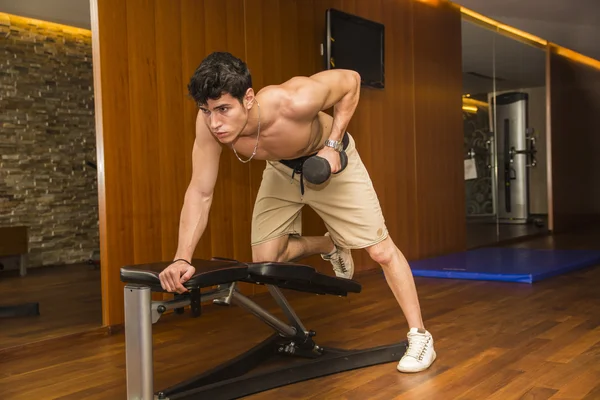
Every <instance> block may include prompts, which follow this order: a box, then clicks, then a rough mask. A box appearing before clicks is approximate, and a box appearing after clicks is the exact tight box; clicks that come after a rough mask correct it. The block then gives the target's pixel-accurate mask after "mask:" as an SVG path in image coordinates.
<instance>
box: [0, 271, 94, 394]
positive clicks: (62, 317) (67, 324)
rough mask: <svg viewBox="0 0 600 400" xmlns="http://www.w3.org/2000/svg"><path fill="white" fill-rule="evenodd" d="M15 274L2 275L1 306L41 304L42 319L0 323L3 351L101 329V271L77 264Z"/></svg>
mask: <svg viewBox="0 0 600 400" xmlns="http://www.w3.org/2000/svg"><path fill="white" fill-rule="evenodd" d="M14 272H15V273H13V271H6V272H3V273H2V275H1V278H0V304H2V305H7V306H8V305H13V304H20V303H30V302H38V303H39V307H40V315H39V316H36V317H21V318H9V319H0V351H2V350H5V349H8V348H13V347H17V346H21V345H23V344H28V343H32V342H37V341H40V340H44V339H50V338H54V337H61V336H64V335H68V334H73V333H76V332H81V331H85V330H89V329H92V328H98V327H100V326H101V325H102V304H101V290H100V270H99V269H93V268H92V267H91V266H89V265H87V264H76V265H65V266H63V265H60V266H52V267H41V268H29V269H28V270H27V275H26V276H25V277H19V275H18V273H17V271H14ZM0 357H1V356H0ZM0 397H1V396H0Z"/></svg>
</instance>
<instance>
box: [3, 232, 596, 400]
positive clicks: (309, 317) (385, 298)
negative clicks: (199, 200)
mask: <svg viewBox="0 0 600 400" xmlns="http://www.w3.org/2000/svg"><path fill="white" fill-rule="evenodd" d="M598 239H600V235H598V234H597V233H584V234H579V235H569V236H565V237H556V238H540V239H535V240H533V241H531V242H529V243H527V244H519V245H515V246H519V247H523V246H528V247H537V248H552V247H560V248H590V246H592V247H594V248H598V246H600V240H598ZM358 279H359V281H360V282H361V283H362V284H363V293H361V294H359V295H352V296H349V297H348V298H338V297H333V296H314V295H306V294H302V293H292V292H286V295H287V296H288V299H289V300H290V302H291V304H292V306H293V307H294V308H295V310H296V312H297V313H298V315H299V316H300V318H302V320H303V321H304V323H305V324H306V325H307V327H308V328H309V329H314V330H316V331H317V336H316V338H315V339H316V341H317V342H318V343H319V344H322V345H329V346H340V347H344V346H345V347H352V348H362V347H371V346H377V345H381V344H385V343H390V342H394V341H399V340H403V339H405V338H406V331H407V326H406V323H405V321H404V319H403V317H402V314H401V313H400V310H399V308H398V306H397V304H396V303H395V301H394V299H393V297H392V295H391V292H390V291H389V289H388V288H387V285H386V283H385V280H384V278H383V276H382V274H381V273H379V272H375V273H370V274H368V275H364V276H361V277H359V278H358ZM416 281H417V286H418V290H419V295H420V300H421V306H422V309H423V315H424V319H425V321H426V325H427V328H428V329H429V330H430V331H431V332H432V333H433V335H434V339H435V340H436V350H437V353H438V360H437V361H436V362H435V364H434V365H433V366H432V367H431V368H430V369H429V370H428V371H426V372H422V373H418V374H412V375H408V374H401V373H399V372H397V371H396V369H395V367H396V364H395V363H390V364H385V365H379V366H375V367H370V368H366V369H362V370H357V371H352V372H348V373H342V374H338V375H334V376H330V377H325V378H319V379H316V380H312V381H308V382H303V383H299V384H296V385H292V386H289V387H284V388H280V389H276V390H273V391H269V392H265V393H261V394H257V395H254V396H250V397H248V398H249V399H254V400H257V399H360V400H366V399H386V400H388V399H419V400H420V399H444V400H445V399H502V400H504V399H586V400H587V399H600V289H599V287H600V266H599V267H591V268H588V269H586V270H582V271H578V272H574V273H570V274H566V275H563V276H560V277H556V278H553V279H549V280H546V281H542V282H539V283H536V284H534V285H529V284H516V283H504V282H479V281H459V280H443V279H431V278H417V279H416ZM255 301H257V302H258V303H259V304H261V305H264V306H266V307H267V308H271V306H272V304H273V302H272V301H270V299H269V298H268V297H258V298H256V299H255ZM272 310H275V308H274V307H273V308H272ZM277 315H279V313H277ZM270 333H271V331H270V329H269V328H268V327H267V326H266V325H264V324H262V323H261V322H260V321H258V320H257V319H255V318H254V317H253V316H251V315H249V314H247V313H245V312H244V311H242V310H240V309H238V308H236V307H231V308H224V307H217V306H210V307H206V308H205V309H204V315H203V316H202V317H201V318H197V319H192V318H190V317H189V314H186V315H182V316H179V315H169V316H165V317H163V318H162V319H161V320H160V321H159V322H158V324H156V325H155V326H154V357H155V364H154V365H155V385H156V388H157V389H159V388H163V387H165V386H168V385H171V384H175V383H177V382H179V381H181V380H183V379H186V378H188V377H191V376H193V375H195V374H197V373H198V372H200V371H202V370H204V369H206V368H210V367H211V366H214V365H216V364H218V363H220V362H223V361H225V360H226V359H228V358H230V357H232V356H234V355H236V354H238V353H240V352H242V351H244V350H246V349H248V348H249V347H251V346H252V345H254V344H256V343H258V342H259V341H261V340H262V339H263V338H265V337H266V336H267V335H269V334H270ZM123 340H124V336H123V334H122V333H121V334H117V335H113V336H109V337H91V338H90V337H81V338H75V339H71V340H68V341H67V340H65V341H60V342H59V343H58V344H56V343H55V344H53V347H50V346H48V347H47V348H42V349H40V348H36V349H27V350H24V353H23V354H20V355H18V354H15V353H11V354H10V355H9V356H8V357H4V358H3V357H2V356H1V353H0V393H1V396H2V399H10V400H13V399H14V400H19V399H27V400H29V399H90V400H91V399H125V398H126V387H125V354H124V345H123Z"/></svg>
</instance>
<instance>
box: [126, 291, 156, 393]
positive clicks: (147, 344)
mask: <svg viewBox="0 0 600 400" xmlns="http://www.w3.org/2000/svg"><path fill="white" fill-rule="evenodd" d="M151 304H152V297H151V291H150V288H149V287H147V286H137V285H126V286H125V355H126V363H127V399H128V400H152V399H154V377H153V357H152V312H151V309H152V307H151Z"/></svg>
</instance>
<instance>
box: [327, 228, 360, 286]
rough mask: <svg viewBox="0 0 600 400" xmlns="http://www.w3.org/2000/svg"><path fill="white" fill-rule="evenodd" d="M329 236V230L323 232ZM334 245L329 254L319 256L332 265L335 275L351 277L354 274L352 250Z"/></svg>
mask: <svg viewBox="0 0 600 400" xmlns="http://www.w3.org/2000/svg"><path fill="white" fill-rule="evenodd" d="M325 236H329V232H327V233H326V234H325ZM334 246H335V250H333V251H332V252H331V253H329V254H321V258H323V260H325V261H329V262H330V263H331V265H333V271H334V272H335V276H337V277H338V278H345V279H352V276H354V260H353V259H352V251H351V250H350V249H343V248H341V247H338V246H337V245H334Z"/></svg>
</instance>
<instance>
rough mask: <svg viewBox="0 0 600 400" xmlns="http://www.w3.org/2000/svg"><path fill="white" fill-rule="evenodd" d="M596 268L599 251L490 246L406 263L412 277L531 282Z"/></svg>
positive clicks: (599, 256)
mask: <svg viewBox="0 0 600 400" xmlns="http://www.w3.org/2000/svg"><path fill="white" fill-rule="evenodd" d="M593 265H600V251H599V250H546V249H543V250H542V249H521V248H502V247H491V248H481V249H476V250H469V251H466V252H462V253H454V254H449V255H445V256H440V257H434V258H427V259H423V260H417V261H413V262H411V263H410V266H411V269H412V272H413V275H414V276H422V277H429V278H451V279H471V280H486V281H505V282H523V283H533V282H535V281H539V280H542V279H546V278H549V277H552V276H556V275H560V274H563V273H566V272H570V271H574V270H577V269H581V268H585V267H589V266H593Z"/></svg>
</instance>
